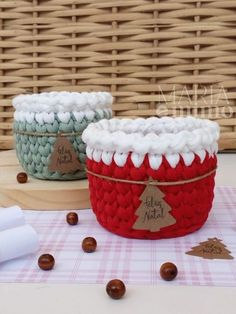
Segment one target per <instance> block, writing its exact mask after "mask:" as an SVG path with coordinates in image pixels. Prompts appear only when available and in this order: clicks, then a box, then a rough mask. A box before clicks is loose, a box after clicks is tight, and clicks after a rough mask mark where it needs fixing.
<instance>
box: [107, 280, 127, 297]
mask: <svg viewBox="0 0 236 314" xmlns="http://www.w3.org/2000/svg"><path fill="white" fill-rule="evenodd" d="M106 291H107V294H108V295H109V296H110V297H111V298H112V299H116V300H118V299H120V298H122V297H123V296H124V294H125V291H126V288H125V284H124V283H123V281H121V280H120V279H112V280H110V281H109V282H108V284H107V286H106Z"/></svg>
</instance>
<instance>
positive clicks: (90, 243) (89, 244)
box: [82, 237, 97, 253]
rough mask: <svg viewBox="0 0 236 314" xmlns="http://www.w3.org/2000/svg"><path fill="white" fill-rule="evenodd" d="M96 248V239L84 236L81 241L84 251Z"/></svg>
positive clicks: (92, 250)
mask: <svg viewBox="0 0 236 314" xmlns="http://www.w3.org/2000/svg"><path fill="white" fill-rule="evenodd" d="M96 248H97V241H96V240H95V239H94V238H92V237H87V238H84V240H83V242H82V249H83V250H84V252H86V253H92V252H94V251H95V250H96Z"/></svg>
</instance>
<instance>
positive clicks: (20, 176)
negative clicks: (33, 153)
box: [16, 172, 28, 183]
mask: <svg viewBox="0 0 236 314" xmlns="http://www.w3.org/2000/svg"><path fill="white" fill-rule="evenodd" d="M16 179H17V181H18V183H26V182H27V181H28V176H27V173H25V172H19V173H18V175H17V177H16Z"/></svg>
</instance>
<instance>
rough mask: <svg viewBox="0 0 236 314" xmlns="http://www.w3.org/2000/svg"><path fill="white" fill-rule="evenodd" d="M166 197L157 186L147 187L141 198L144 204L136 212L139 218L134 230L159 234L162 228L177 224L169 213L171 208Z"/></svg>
mask: <svg viewBox="0 0 236 314" xmlns="http://www.w3.org/2000/svg"><path fill="white" fill-rule="evenodd" d="M164 197H165V194H164V193H162V191H161V190H160V189H159V188H158V187H157V186H153V185H150V184H149V185H147V187H146V188H145V190H144V191H143V193H142V195H141V197H140V200H141V201H142V203H141V204H140V206H139V207H138V209H137V210H136V212H135V215H136V216H138V218H137V220H136V221H135V223H134V225H133V229H135V230H149V231H151V232H157V231H159V230H160V229H161V228H164V227H167V226H171V225H173V224H175V223H176V220H175V218H174V217H173V216H172V215H171V214H170V213H169V212H170V211H171V207H170V206H169V205H168V204H167V203H166V201H165V200H164Z"/></svg>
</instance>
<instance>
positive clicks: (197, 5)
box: [0, 0, 236, 149]
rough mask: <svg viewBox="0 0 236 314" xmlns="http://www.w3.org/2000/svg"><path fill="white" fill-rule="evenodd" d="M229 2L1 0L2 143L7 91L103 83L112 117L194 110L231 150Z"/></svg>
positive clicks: (235, 57) (233, 103)
mask: <svg viewBox="0 0 236 314" xmlns="http://www.w3.org/2000/svg"><path fill="white" fill-rule="evenodd" d="M235 16H236V0H231V1H230V0H229V1H217V0H214V1H211V0H203V1H197V0H179V1H177V0H176V1H175V0H125V1H117V0H110V1H107V0H87V1H84V0H51V1H50V0H47V1H45V0H22V1H11V0H9V1H0V98H1V101H0V149H7V148H12V147H13V137H12V121H13V119H12V116H13V114H12V111H13V108H12V106H11V99H12V97H14V96H15V95H17V94H22V93H32V92H34V93H38V92H42V91H52V90H58V91H59V90H68V91H100V90H103V91H109V92H112V94H113V96H114V97H115V99H114V100H115V101H114V107H113V109H114V113H115V115H116V116H120V117H124V116H129V117H134V116H142V117H146V116H151V115H156V114H158V115H159V116H163V115H170V116H178V115H189V114H192V115H195V116H198V117H205V118H209V119H212V120H215V121H217V122H219V124H220V125H221V140H220V148H221V149H228V148H234V149H235V148H236V91H235V86H236V54H235V52H236V32H235V25H236V18H235Z"/></svg>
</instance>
